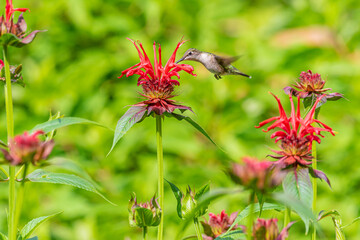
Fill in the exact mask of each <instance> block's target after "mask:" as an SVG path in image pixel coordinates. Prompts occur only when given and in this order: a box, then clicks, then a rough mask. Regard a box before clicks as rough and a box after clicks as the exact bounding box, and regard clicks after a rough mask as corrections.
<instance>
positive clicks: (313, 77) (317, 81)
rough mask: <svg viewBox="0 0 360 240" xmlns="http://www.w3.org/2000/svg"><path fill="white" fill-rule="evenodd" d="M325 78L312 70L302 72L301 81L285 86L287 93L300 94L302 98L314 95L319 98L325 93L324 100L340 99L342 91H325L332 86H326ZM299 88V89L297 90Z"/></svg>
mask: <svg viewBox="0 0 360 240" xmlns="http://www.w3.org/2000/svg"><path fill="white" fill-rule="evenodd" d="M324 85H325V80H322V79H321V75H320V74H318V73H314V74H313V73H312V72H311V70H308V71H307V72H301V74H300V77H299V81H298V82H296V84H294V85H293V87H295V88H293V87H285V88H284V91H285V93H286V94H290V93H291V94H292V95H294V96H296V97H297V96H299V97H300V98H308V97H312V96H313V95H314V98H318V97H320V96H321V95H324V98H323V100H322V101H326V99H329V100H338V99H340V98H342V97H343V95H342V94H340V93H325V92H327V91H329V90H331V88H324ZM297 89H298V90H297Z"/></svg>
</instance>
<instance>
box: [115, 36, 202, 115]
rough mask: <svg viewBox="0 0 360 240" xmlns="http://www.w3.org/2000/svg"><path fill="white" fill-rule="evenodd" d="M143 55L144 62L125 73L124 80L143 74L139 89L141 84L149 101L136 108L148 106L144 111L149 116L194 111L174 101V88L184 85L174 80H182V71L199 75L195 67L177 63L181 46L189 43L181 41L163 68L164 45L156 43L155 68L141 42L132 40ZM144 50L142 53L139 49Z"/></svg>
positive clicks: (140, 54)
mask: <svg viewBox="0 0 360 240" xmlns="http://www.w3.org/2000/svg"><path fill="white" fill-rule="evenodd" d="M129 41H131V42H132V43H133V44H134V46H135V47H136V50H137V52H138V54H139V58H140V62H139V63H138V64H135V65H134V66H132V67H130V68H128V69H126V70H124V71H122V72H121V76H120V77H119V78H121V77H123V76H124V75H126V77H129V76H132V75H134V74H136V75H139V76H140V77H139V78H138V86H139V85H141V86H142V88H143V93H141V95H142V96H143V97H145V98H146V100H145V101H142V102H140V103H137V104H135V105H134V106H141V107H144V111H147V113H148V115H149V114H150V113H151V112H155V113H156V114H158V115H162V114H163V113H164V112H169V113H172V112H173V111H174V110H175V109H181V110H187V109H188V110H191V109H190V108H189V107H187V106H182V105H177V104H175V101H174V100H172V99H171V98H173V97H175V94H174V86H178V85H180V82H179V81H178V80H176V79H173V77H177V78H178V79H180V75H179V72H180V71H185V72H187V73H189V74H191V75H193V76H196V75H195V74H194V73H193V71H194V68H193V67H192V66H190V65H187V64H176V63H175V57H176V52H177V50H178V49H179V47H180V46H181V45H182V44H183V43H184V42H185V41H180V42H179V43H178V44H177V46H176V48H175V50H174V52H173V54H172V55H171V57H170V58H169V60H168V61H167V63H166V64H165V66H163V65H162V59H161V46H160V45H159V48H158V56H157V48H156V43H155V42H154V44H153V49H154V65H153V64H152V63H151V62H150V59H149V57H148V56H147V54H146V52H145V50H144V48H143V46H142V44H141V42H139V41H138V42H137V44H136V42H135V41H133V40H131V39H129ZM139 47H140V48H141V51H140V49H139Z"/></svg>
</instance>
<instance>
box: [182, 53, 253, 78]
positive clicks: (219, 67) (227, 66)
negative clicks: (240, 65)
mask: <svg viewBox="0 0 360 240" xmlns="http://www.w3.org/2000/svg"><path fill="white" fill-rule="evenodd" d="M238 58H239V57H220V56H218V55H215V54H213V53H209V52H203V51H200V50H197V49H196V48H190V49H188V50H187V51H186V52H185V53H184V55H183V57H182V58H181V59H180V60H179V61H177V62H176V63H179V62H181V61H185V60H190V61H196V62H200V63H202V65H204V66H205V67H206V68H207V70H209V71H210V72H211V73H214V76H215V78H216V79H221V76H222V75H241V76H245V77H248V78H251V76H249V75H247V74H245V73H243V72H240V70H239V69H237V68H235V67H234V66H233V65H231V63H232V62H234V61H236V60H237V59H238Z"/></svg>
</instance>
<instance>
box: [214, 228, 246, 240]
mask: <svg viewBox="0 0 360 240" xmlns="http://www.w3.org/2000/svg"><path fill="white" fill-rule="evenodd" d="M245 239H246V234H245V233H244V232H243V231H242V230H235V231H231V232H227V233H224V234H222V235H221V236H219V237H217V238H215V240H245Z"/></svg>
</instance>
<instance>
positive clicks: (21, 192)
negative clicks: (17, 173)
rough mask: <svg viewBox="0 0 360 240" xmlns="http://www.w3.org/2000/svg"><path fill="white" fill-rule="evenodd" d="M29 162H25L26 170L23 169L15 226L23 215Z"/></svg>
mask: <svg viewBox="0 0 360 240" xmlns="http://www.w3.org/2000/svg"><path fill="white" fill-rule="evenodd" d="M28 165H29V164H28V163H25V165H24V171H23V178H22V181H21V185H20V187H19V189H18V192H17V201H16V208H15V226H17V225H18V223H19V219H20V216H21V209H22V205H23V202H24V195H25V182H26V174H27V170H28Z"/></svg>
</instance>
